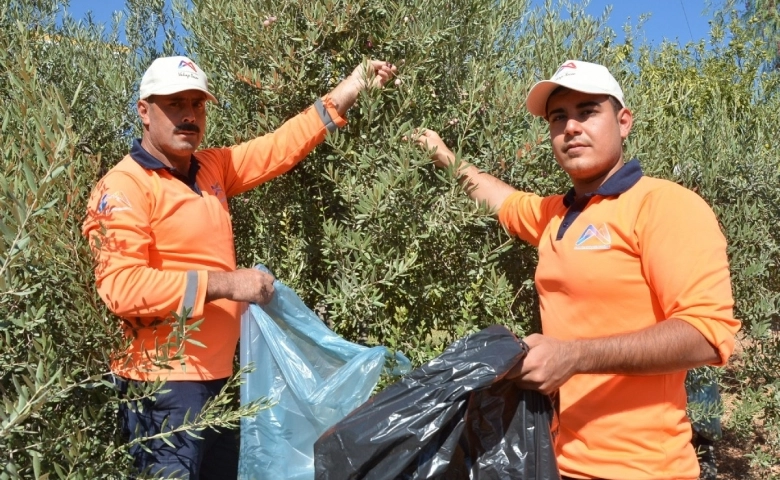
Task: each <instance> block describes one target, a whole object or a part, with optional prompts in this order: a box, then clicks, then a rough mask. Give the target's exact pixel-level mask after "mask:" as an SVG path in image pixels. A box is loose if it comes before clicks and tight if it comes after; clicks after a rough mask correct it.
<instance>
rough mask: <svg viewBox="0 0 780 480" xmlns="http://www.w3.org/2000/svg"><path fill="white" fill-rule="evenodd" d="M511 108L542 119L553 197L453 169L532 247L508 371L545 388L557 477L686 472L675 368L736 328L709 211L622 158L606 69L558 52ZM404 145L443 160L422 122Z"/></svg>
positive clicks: (714, 355) (627, 119)
mask: <svg viewBox="0 0 780 480" xmlns="http://www.w3.org/2000/svg"><path fill="white" fill-rule="evenodd" d="M526 106H527V108H528V110H529V111H530V112H531V113H532V114H533V115H536V116H539V117H543V118H544V119H546V120H547V122H548V124H549V129H550V140H551V143H552V148H553V153H554V155H555V159H556V161H557V162H558V164H559V165H560V167H561V168H562V169H563V170H564V171H565V172H566V173H567V174H568V175H569V177H570V178H571V181H572V185H573V187H572V188H571V190H569V191H568V193H566V194H565V195H554V196H550V197H544V198H543V197H539V196H537V195H535V194H533V193H527V192H519V191H517V190H515V189H514V188H513V187H511V186H509V185H507V184H506V183H504V182H502V181H501V180H499V179H497V178H495V177H492V176H491V175H488V174H486V173H483V172H480V171H479V170H478V169H477V168H476V167H474V166H473V165H469V164H467V163H462V164H461V165H460V167H459V169H458V175H459V177H460V178H461V180H462V182H463V183H464V184H466V187H467V191H468V192H469V194H470V195H471V196H472V197H473V198H475V199H477V200H479V201H482V202H485V203H487V205H488V206H490V207H492V208H493V209H494V210H495V211H497V213H498V218H499V221H500V222H501V223H502V224H503V225H504V226H505V227H506V228H507V229H508V230H509V231H510V232H511V233H512V234H514V235H517V236H518V237H520V238H521V239H523V240H525V241H527V242H529V243H531V244H533V245H535V246H537V247H538V249H539V263H538V266H537V270H536V278H535V283H536V289H537V291H538V294H539V300H540V302H539V303H540V310H541V319H542V332H543V334H541V335H539V334H534V335H530V336H529V337H527V338H526V339H525V341H526V342H527V343H528V345H529V346H530V347H531V349H530V351H529V354H528V356H527V358H526V359H525V360H524V361H523V362H522V363H521V364H518V366H517V367H516V368H515V370H514V371H513V372H512V374H511V375H510V377H511V378H515V379H516V381H517V382H518V384H519V385H520V386H521V387H523V388H532V389H536V390H539V391H541V392H543V393H548V394H552V393H554V392H556V391H557V392H558V395H559V402H560V411H559V414H560V416H559V428H560V429H559V432H558V438H557V445H556V452H557V457H558V462H559V468H560V471H561V474H562V475H563V477H564V478H577V479H592V478H602V479H632V480H642V479H656V480H657V479H695V478H697V476H698V474H699V466H698V464H697V461H696V453H695V452H694V450H693V447H692V446H691V426H690V423H689V421H688V419H687V417H686V414H685V405H686V393H685V386H684V379H685V374H686V370H688V369H689V368H693V367H696V366H699V365H704V364H712V365H723V364H724V363H725V362H726V361H727V359H728V357H729V356H730V355H731V352H732V350H733V346H734V334H735V333H736V332H737V330H738V329H739V322H738V321H737V320H735V319H734V317H733V311H732V307H733V299H732V295H731V285H730V279H729V270H728V259H727V257H726V241H725V239H724V237H723V234H722V233H721V231H720V228H719V226H718V222H717V220H716V218H715V216H714V214H713V212H712V210H711V209H710V208H709V207H708V206H707V205H706V204H705V202H704V201H703V200H702V199H701V198H700V197H698V196H697V195H696V194H694V193H693V192H691V191H689V190H687V189H685V188H683V187H680V186H678V185H676V184H675V183H672V182H668V181H665V180H660V179H655V178H650V177H645V176H643V175H642V170H641V167H640V166H639V162H638V161H637V160H632V161H630V162H628V163H626V162H624V159H623V148H622V144H623V141H624V140H625V139H626V137H628V134H629V132H630V131H631V125H632V121H633V117H632V113H631V111H630V110H629V109H628V108H626V106H625V102H624V99H623V92H622V90H621V88H620V86H619V85H618V83H617V81H616V80H615V79H614V78H613V76H612V75H611V74H610V73H609V71H608V70H607V69H606V68H605V67H603V66H601V65H596V64H592V63H587V62H581V61H572V60H569V61H566V62H564V63H563V64H562V65H561V66H560V68H558V70H557V71H556V73H555V74H554V75H553V76H552V78H551V79H550V80H548V81H542V82H539V83H537V84H536V85H534V86H533V88H532V89H531V91H530V92H529V94H528V98H527V100H526ZM417 141H418V143H419V144H421V145H422V146H424V147H426V148H428V149H432V151H431V155H432V158H433V159H434V162H435V163H436V164H437V165H438V166H447V165H450V164H452V163H453V162H454V158H455V156H454V155H453V153H452V151H451V150H450V149H449V148H448V147H447V146H446V145H445V144H444V143H443V142H442V140H441V138H440V137H439V136H438V135H437V134H436V133H435V132H432V131H429V130H428V131H423V132H422V134H421V135H420V136H419V138H418V139H417Z"/></svg>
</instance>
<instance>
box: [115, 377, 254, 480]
mask: <svg viewBox="0 0 780 480" xmlns="http://www.w3.org/2000/svg"><path fill="white" fill-rule="evenodd" d="M226 382H227V379H220V380H210V381H202V382H190V381H169V382H166V383H165V384H164V385H163V387H162V389H161V392H162V393H161V392H157V393H155V394H154V397H155V399H154V400H152V399H150V398H142V399H140V400H135V401H129V402H122V403H121V404H120V408H119V421H120V427H121V429H122V434H123V436H124V437H125V438H126V439H127V440H128V441H132V440H133V439H135V438H140V437H150V436H153V435H158V434H160V433H161V432H162V431H163V428H162V427H163V424H164V426H165V428H164V431H166V432H170V431H171V430H174V429H176V428H177V427H179V426H181V425H182V424H184V423H185V417H186V418H187V419H188V421H189V422H191V421H192V420H193V419H194V418H195V417H196V416H197V415H198V414H199V413H200V412H201V410H202V409H203V406H204V404H205V403H206V402H207V401H208V400H209V399H211V398H213V397H215V396H217V394H218V393H219V391H220V390H221V389H222V387H223V386H224V385H225V383H226ZM115 383H116V385H117V386H118V387H119V389H120V392H121V393H122V394H125V395H126V394H127V389H128V387H129V385H130V384H133V386H134V389H135V390H136V391H140V390H141V389H142V388H143V385H144V382H138V381H135V380H130V381H128V380H125V379H122V378H118V377H115ZM192 433H195V434H196V435H197V437H200V438H196V436H193V435H191V434H188V433H186V432H178V433H174V434H172V435H169V436H167V437H166V440H167V441H168V442H170V444H169V443H168V442H166V441H164V440H162V439H160V438H155V439H151V440H147V441H145V442H144V445H145V446H146V448H148V449H149V451H147V450H146V449H144V448H142V447H141V445H134V446H132V447H131V448H130V454H131V455H132V456H133V458H134V466H135V468H136V469H137V471H138V472H139V473H140V472H144V473H146V474H153V475H156V476H158V477H159V478H177V479H188V480H214V479H219V480H225V479H235V478H237V477H238V452H239V430H238V429H235V430H228V429H219V430H214V429H205V430H199V431H197V432H192ZM171 444H172V445H171Z"/></svg>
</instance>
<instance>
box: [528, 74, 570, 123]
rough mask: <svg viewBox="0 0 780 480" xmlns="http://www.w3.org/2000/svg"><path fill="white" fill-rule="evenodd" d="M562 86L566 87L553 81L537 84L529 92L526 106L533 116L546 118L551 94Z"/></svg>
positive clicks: (543, 81)
mask: <svg viewBox="0 0 780 480" xmlns="http://www.w3.org/2000/svg"><path fill="white" fill-rule="evenodd" d="M561 86H564V85H562V84H560V83H557V82H553V81H551V80H542V81H541V82H536V84H535V85H534V86H533V87H531V90H530V91H529V92H528V97H526V99H525V106H526V108H527V109H528V111H529V112H531V115H536V116H537V117H546V116H547V100H548V99H549V98H550V94H552V92H554V91H555V89H556V88H558V87H561Z"/></svg>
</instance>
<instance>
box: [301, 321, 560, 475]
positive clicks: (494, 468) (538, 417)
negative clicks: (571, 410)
mask: <svg viewBox="0 0 780 480" xmlns="http://www.w3.org/2000/svg"><path fill="white" fill-rule="evenodd" d="M527 352H528V347H527V346H526V345H525V343H523V342H521V341H518V339H517V338H516V337H515V336H514V334H512V332H510V331H509V330H507V329H506V328H505V327H501V326H497V325H494V326H492V327H489V328H487V329H485V330H482V331H481V332H478V333H475V334H473V335H470V336H468V337H466V338H463V339H460V340H458V341H456V342H455V343H453V344H452V345H450V346H449V347H448V348H447V349H446V350H445V351H444V352H443V353H442V354H441V355H440V356H438V357H437V358H435V359H433V360H431V361H430V362H428V363H427V364H425V365H423V366H421V367H420V368H418V369H416V370H413V371H412V372H411V373H409V374H408V375H407V376H405V377H404V378H403V379H401V380H400V381H399V382H397V383H395V384H393V385H390V386H389V387H387V388H386V389H385V390H384V391H382V392H380V393H379V394H377V395H375V396H374V397H372V398H371V399H369V400H368V401H367V402H366V403H364V404H363V405H361V406H360V407H358V408H357V409H356V410H354V411H352V412H351V413H350V414H349V415H347V417H345V418H344V419H343V420H341V421H340V422H338V423H337V424H335V425H334V426H333V427H331V428H330V429H328V430H326V431H325V433H323V434H322V435H321V436H320V438H319V439H318V440H317V441H316V442H315V444H314V470H315V478H316V479H318V480H341V479H370V480H382V479H446V480H458V479H480V480H485V479H491V480H493V479H495V480H507V479H522V480H553V479H559V478H560V476H559V474H558V466H557V463H556V461H555V452H554V448H553V443H552V434H551V425H552V422H553V416H554V413H553V409H552V405H551V402H550V399H549V397H547V396H545V395H542V394H540V393H538V392H535V391H530V390H522V389H520V388H518V387H517V386H516V385H515V384H514V383H513V382H511V381H508V380H503V377H504V375H506V373H507V372H508V371H509V370H510V369H511V368H512V367H513V366H514V365H515V364H516V363H517V362H519V361H521V360H522V359H523V358H524V357H525V355H526V353H527Z"/></svg>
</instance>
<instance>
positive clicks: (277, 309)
mask: <svg viewBox="0 0 780 480" xmlns="http://www.w3.org/2000/svg"><path fill="white" fill-rule="evenodd" d="M274 288H275V290H276V293H275V294H274V297H273V300H272V301H271V303H269V304H268V305H266V306H265V307H263V308H261V307H258V306H257V305H250V306H249V308H248V309H247V312H246V313H245V314H244V316H243V318H242V327H241V328H242V331H241V366H242V367H243V366H246V365H249V364H250V363H254V365H255V370H254V371H253V372H251V373H249V374H247V375H246V376H245V378H244V383H243V384H242V385H241V402H242V403H244V404H245V403H248V402H250V401H253V400H256V399H259V398H261V397H267V398H269V399H270V400H271V401H272V402H274V403H275V405H274V406H273V407H271V408H269V409H266V410H263V411H261V412H260V413H259V414H258V415H257V417H255V418H244V419H242V422H241V455H240V461H239V473H240V478H242V479H273V480H284V479H301V480H303V479H313V478H314V465H313V456H314V452H313V446H314V442H315V440H316V439H317V438H318V437H319V436H320V434H321V433H322V432H323V431H325V430H326V429H327V428H328V427H330V426H331V425H333V424H334V423H336V422H337V421H339V420H340V419H342V418H343V417H344V416H346V415H347V414H348V413H349V412H350V411H352V410H353V409H354V408H356V407H357V406H359V405H360V404H362V403H363V402H365V401H366V399H368V397H369V396H370V395H371V392H372V391H373V389H374V388H375V387H376V384H377V382H378V380H379V375H380V373H381V372H382V368H383V367H384V365H385V361H386V360H387V359H388V358H389V357H390V352H389V351H388V349H387V348H385V347H373V348H368V347H365V346H362V345H357V344H354V343H351V342H348V341H346V340H344V339H343V338H341V337H340V336H338V335H336V334H335V333H334V332H333V331H331V330H330V329H328V328H327V326H325V324H323V323H322V321H321V320H320V319H319V318H318V317H317V316H316V315H315V314H314V312H312V311H311V310H310V309H309V308H307V307H306V305H305V304H304V303H303V302H302V301H301V299H300V298H299V297H298V296H297V295H296V294H295V292H294V291H293V290H292V289H290V288H289V287H287V286H286V285H284V284H283V283H281V282H279V281H278V280H277V281H275V282H274ZM395 361H396V372H395V373H397V374H402V373H405V372H406V371H409V369H410V363H409V360H408V359H407V358H406V357H404V356H403V355H402V354H400V353H396V354H395Z"/></svg>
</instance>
